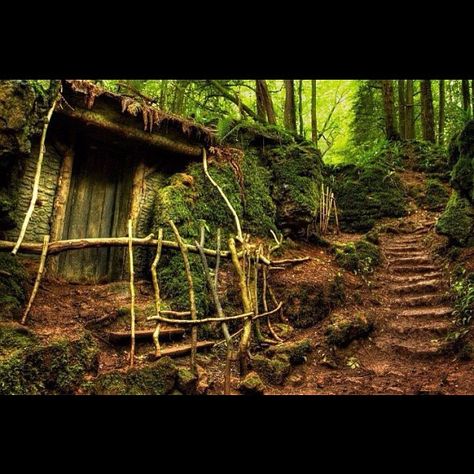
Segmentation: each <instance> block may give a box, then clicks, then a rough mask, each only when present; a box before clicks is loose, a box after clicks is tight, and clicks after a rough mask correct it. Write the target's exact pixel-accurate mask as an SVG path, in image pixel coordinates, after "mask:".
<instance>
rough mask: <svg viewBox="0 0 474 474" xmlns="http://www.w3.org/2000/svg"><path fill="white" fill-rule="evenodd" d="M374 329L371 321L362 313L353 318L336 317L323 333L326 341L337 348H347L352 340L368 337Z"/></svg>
mask: <svg viewBox="0 0 474 474" xmlns="http://www.w3.org/2000/svg"><path fill="white" fill-rule="evenodd" d="M373 329H374V324H373V321H372V319H371V318H370V317H368V316H367V315H365V314H363V313H359V314H355V315H354V316H351V317H348V316H341V315H336V316H334V317H333V318H332V322H331V324H330V325H329V326H328V327H327V329H326V331H325V336H326V341H327V343H328V344H330V345H334V346H337V347H347V346H348V345H349V344H350V343H351V342H352V341H353V340H354V339H359V338H362V337H366V336H368V335H369V334H370V333H371V332H372V330H373Z"/></svg>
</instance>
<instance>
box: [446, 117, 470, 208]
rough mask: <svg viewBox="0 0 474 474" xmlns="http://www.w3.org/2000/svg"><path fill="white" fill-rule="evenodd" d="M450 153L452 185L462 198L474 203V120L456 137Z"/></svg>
mask: <svg viewBox="0 0 474 474" xmlns="http://www.w3.org/2000/svg"><path fill="white" fill-rule="evenodd" d="M450 152H451V154H450V160H451V164H452V165H453V169H452V171H451V184H452V186H453V187H454V188H455V189H456V190H457V191H458V192H459V194H460V195H461V196H462V197H464V198H467V199H469V200H470V201H471V203H474V120H471V121H470V122H468V123H467V124H466V127H465V128H464V129H463V130H462V132H461V133H460V134H459V135H457V136H456V137H454V139H453V140H452V142H451V145H450Z"/></svg>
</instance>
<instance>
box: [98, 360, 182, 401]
mask: <svg viewBox="0 0 474 474" xmlns="http://www.w3.org/2000/svg"><path fill="white" fill-rule="evenodd" d="M177 373H178V370H177V368H176V366H175V364H174V362H173V361H172V359H171V358H169V357H163V358H162V359H159V360H158V361H157V362H154V363H153V364H151V365H148V366H146V367H144V368H133V369H129V370H128V371H126V372H119V371H116V372H110V373H108V374H103V375H100V376H99V377H97V378H96V379H95V380H94V381H93V383H92V384H91V386H90V388H89V393H91V394H93V395H164V394H168V393H170V392H171V391H172V390H173V388H174V386H175V383H176V377H177Z"/></svg>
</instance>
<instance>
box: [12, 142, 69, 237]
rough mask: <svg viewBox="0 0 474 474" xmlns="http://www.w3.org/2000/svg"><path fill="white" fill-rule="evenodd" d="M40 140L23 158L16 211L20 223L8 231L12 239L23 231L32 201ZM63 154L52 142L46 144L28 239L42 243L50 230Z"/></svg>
mask: <svg viewBox="0 0 474 474" xmlns="http://www.w3.org/2000/svg"><path fill="white" fill-rule="evenodd" d="M38 149H39V143H35V144H34V145H33V146H32V148H31V153H30V154H29V155H28V156H27V157H26V158H24V159H23V160H22V161H21V171H20V175H19V180H18V183H19V184H18V189H17V192H18V204H17V206H16V208H15V209H14V211H13V212H12V217H13V219H14V220H15V222H16V224H17V226H16V228H15V229H12V230H10V231H8V232H7V238H8V239H9V240H16V239H17V238H18V234H19V233H20V229H21V226H22V224H23V220H24V218H25V215H26V211H27V209H28V206H29V204H30V200H31V193H32V191H33V182H34V179H35V173H36V163H37V160H38ZM60 166H61V156H60V155H59V154H58V153H57V152H56V150H55V149H54V147H53V146H52V145H46V153H45V155H44V160H43V167H42V171H41V178H40V185H39V190H38V200H37V204H36V206H35V209H34V211H33V215H32V216H31V220H30V223H29V225H28V229H27V231H26V235H25V242H32V241H34V242H42V240H43V236H44V235H45V234H49V233H50V226H51V214H52V211H53V204H54V196H55V194H56V187H57V182H58V174H59V168H60Z"/></svg>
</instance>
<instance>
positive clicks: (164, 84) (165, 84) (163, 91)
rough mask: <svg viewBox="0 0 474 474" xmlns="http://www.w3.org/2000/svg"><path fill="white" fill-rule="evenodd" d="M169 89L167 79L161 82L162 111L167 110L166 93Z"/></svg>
mask: <svg viewBox="0 0 474 474" xmlns="http://www.w3.org/2000/svg"><path fill="white" fill-rule="evenodd" d="M167 88H168V80H167V79H163V80H162V81H161V87H160V109H163V110H164V109H165V108H166V107H165V105H166V92H167Z"/></svg>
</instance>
